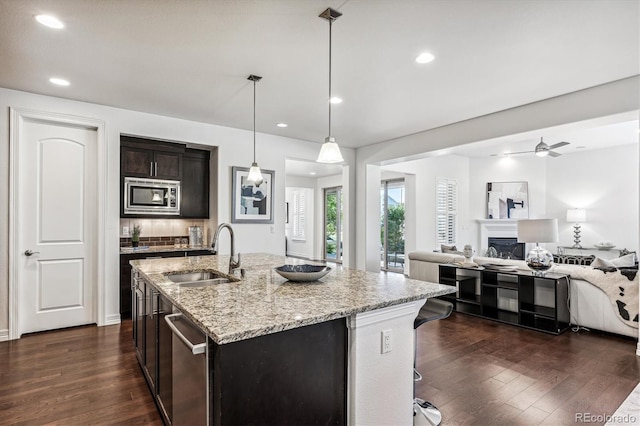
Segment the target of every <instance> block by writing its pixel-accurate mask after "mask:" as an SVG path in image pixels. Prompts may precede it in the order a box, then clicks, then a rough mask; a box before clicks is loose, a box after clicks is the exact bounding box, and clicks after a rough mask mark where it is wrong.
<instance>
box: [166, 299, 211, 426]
mask: <svg viewBox="0 0 640 426" xmlns="http://www.w3.org/2000/svg"><path fill="white" fill-rule="evenodd" d="M164 320H165V322H166V323H167V325H169V328H171V331H172V332H173V337H172V339H171V383H172V385H171V387H172V392H171V399H172V401H171V411H172V413H171V424H172V425H177V426H180V425H205V424H207V423H208V419H209V404H208V400H209V391H208V386H207V376H208V371H207V369H208V367H207V365H208V363H207V353H208V349H207V337H206V335H205V334H204V333H203V332H202V331H200V330H199V329H198V328H197V327H196V326H195V325H194V324H193V323H192V322H191V321H190V320H189V319H188V318H186V317H185V316H184V315H183V314H182V313H181V312H179V311H177V310H176V309H174V313H172V314H170V315H166V316H165V317H164Z"/></svg>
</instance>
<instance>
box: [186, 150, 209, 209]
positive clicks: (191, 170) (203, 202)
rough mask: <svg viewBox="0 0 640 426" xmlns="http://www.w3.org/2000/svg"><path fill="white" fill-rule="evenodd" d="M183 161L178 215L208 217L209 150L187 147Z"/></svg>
mask: <svg viewBox="0 0 640 426" xmlns="http://www.w3.org/2000/svg"><path fill="white" fill-rule="evenodd" d="M182 161H183V173H182V187H181V190H182V198H181V200H180V216H181V217H185V218H205V219H208V218H209V151H203V150H195V149H187V150H186V151H185V154H184V156H183V157H182Z"/></svg>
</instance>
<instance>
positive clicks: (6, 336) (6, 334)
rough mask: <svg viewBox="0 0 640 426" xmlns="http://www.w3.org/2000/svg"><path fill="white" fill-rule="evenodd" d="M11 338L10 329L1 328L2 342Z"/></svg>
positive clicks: (0, 340)
mask: <svg viewBox="0 0 640 426" xmlns="http://www.w3.org/2000/svg"><path fill="white" fill-rule="evenodd" d="M7 340H9V329H6V328H5V329H4V330H0V342H6V341H7Z"/></svg>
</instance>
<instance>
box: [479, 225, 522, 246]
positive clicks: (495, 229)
mask: <svg viewBox="0 0 640 426" xmlns="http://www.w3.org/2000/svg"><path fill="white" fill-rule="evenodd" d="M477 222H478V225H479V226H480V251H479V253H485V252H486V251H487V248H488V244H487V241H488V239H489V237H501V238H517V237H518V221H517V220H516V219H478V220H477Z"/></svg>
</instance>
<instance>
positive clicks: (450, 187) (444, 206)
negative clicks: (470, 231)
mask: <svg viewBox="0 0 640 426" xmlns="http://www.w3.org/2000/svg"><path fill="white" fill-rule="evenodd" d="M457 222H458V182H457V181H456V180H454V179H449V178H437V179H436V244H438V245H440V244H455V242H456V228H457Z"/></svg>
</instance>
